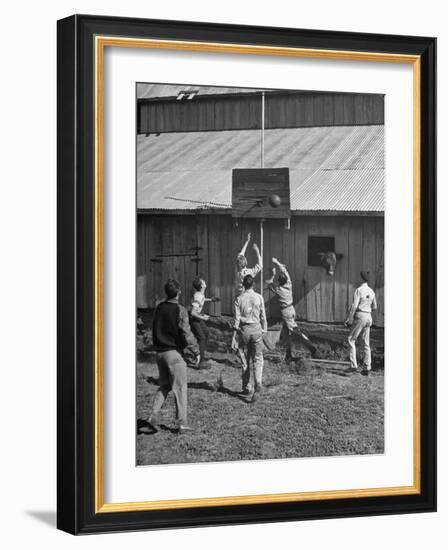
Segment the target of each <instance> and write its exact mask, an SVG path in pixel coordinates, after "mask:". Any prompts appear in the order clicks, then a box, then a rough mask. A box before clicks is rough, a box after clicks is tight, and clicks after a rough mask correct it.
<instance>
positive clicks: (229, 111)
mask: <svg viewBox="0 0 448 550" xmlns="http://www.w3.org/2000/svg"><path fill="white" fill-rule="evenodd" d="M173 88H176V90H177V88H178V87H173ZM179 91H180V90H179ZM167 93H168V92H167ZM176 93H177V92H176ZM265 97H266V102H265V128H306V127H311V126H341V125H342V126H347V125H370V124H384V98H383V96H382V95H378V94H344V93H336V92H285V93H281V92H278V91H276V92H266V94H265ZM137 116H138V132H139V133H142V134H145V133H151V134H157V133H164V132H204V131H217V130H242V129H259V128H261V92H260V93H255V94H254V93H253V92H251V93H241V94H236V95H224V94H223V95H207V94H201V93H199V94H198V95H197V96H196V97H194V98H193V99H192V100H180V101H178V100H176V99H173V98H171V99H168V98H161V99H157V100H147V99H140V100H138V112H137Z"/></svg>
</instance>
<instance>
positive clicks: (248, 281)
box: [243, 275, 254, 290]
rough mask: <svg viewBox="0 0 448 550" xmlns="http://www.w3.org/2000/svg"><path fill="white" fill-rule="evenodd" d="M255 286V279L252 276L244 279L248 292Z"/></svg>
mask: <svg viewBox="0 0 448 550" xmlns="http://www.w3.org/2000/svg"><path fill="white" fill-rule="evenodd" d="M253 284H254V278H253V277H252V275H246V276H245V277H244V279H243V286H244V288H245V289H246V290H247V289H248V288H251V287H252V286H253Z"/></svg>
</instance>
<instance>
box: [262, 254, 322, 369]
mask: <svg viewBox="0 0 448 550" xmlns="http://www.w3.org/2000/svg"><path fill="white" fill-rule="evenodd" d="M272 263H273V264H274V265H276V266H277V267H278V269H279V274H278V277H277V284H274V279H275V276H276V274H277V269H276V268H275V267H273V268H272V277H271V278H270V279H267V281H266V284H267V285H268V286H269V288H270V290H272V292H274V293H275V294H276V295H277V298H278V301H279V304H280V312H281V316H282V320H283V324H284V327H285V329H286V333H287V344H286V346H287V347H286V357H285V360H286V361H290V360H291V359H292V354H291V336H292V334H293V333H296V334H298V335H299V336H300V337H301V339H302V340H303V342H304V344H305V345H306V346H307V348H308V349H309V350H310V351H311V352H312V353H314V352H315V351H316V347H315V346H314V345H313V344H312V343H311V342H310V340H309V338H308V336H306V335H305V334H303V332H302V331H301V330H300V329H299V327H298V326H297V323H296V310H295V308H294V305H293V298H292V282H291V277H290V276H289V273H288V270H287V269H286V266H285V265H283V264H281V263H280V262H279V261H278V260H277V258H272Z"/></svg>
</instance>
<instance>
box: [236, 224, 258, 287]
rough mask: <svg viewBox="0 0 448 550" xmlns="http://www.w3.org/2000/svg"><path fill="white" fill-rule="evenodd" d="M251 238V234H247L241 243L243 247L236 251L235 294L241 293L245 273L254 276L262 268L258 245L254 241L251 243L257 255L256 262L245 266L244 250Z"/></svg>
mask: <svg viewBox="0 0 448 550" xmlns="http://www.w3.org/2000/svg"><path fill="white" fill-rule="evenodd" d="M250 238H251V234H250V233H248V234H247V239H246V242H245V243H244V244H243V248H242V249H241V250H240V252H239V253H238V256H237V258H236V281H235V286H236V290H237V294H241V293H242V292H243V290H244V287H243V279H244V277H245V276H246V275H251V276H252V277H254V278H255V277H256V275H258V273H260V271H261V269H262V265H263V263H262V259H261V254H260V249H259V248H258V246H257V245H256V244H255V243H254V244H253V245H252V248H253V250H254V252H255V254H256V255H257V263H256V264H255V265H254V267H247V259H246V250H247V247H248V245H249V242H250Z"/></svg>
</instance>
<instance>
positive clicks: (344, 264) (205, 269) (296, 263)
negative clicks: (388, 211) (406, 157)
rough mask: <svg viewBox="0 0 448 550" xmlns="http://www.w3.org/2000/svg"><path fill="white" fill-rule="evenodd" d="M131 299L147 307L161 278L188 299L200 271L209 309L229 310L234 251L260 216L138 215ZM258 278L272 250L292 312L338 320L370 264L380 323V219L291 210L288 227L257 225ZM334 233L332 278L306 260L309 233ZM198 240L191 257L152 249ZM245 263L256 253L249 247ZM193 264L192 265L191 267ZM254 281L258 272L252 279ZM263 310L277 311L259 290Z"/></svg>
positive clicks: (180, 248)
mask: <svg viewBox="0 0 448 550" xmlns="http://www.w3.org/2000/svg"><path fill="white" fill-rule="evenodd" d="M137 231H138V255H137V257H138V259H137V276H138V280H137V302H138V306H139V307H154V305H155V303H156V302H157V300H158V299H161V298H163V284H164V281H165V280H166V279H167V278H168V277H175V278H177V279H178V280H179V282H180V283H181V285H182V289H183V294H184V297H183V301H184V303H188V301H189V297H190V293H191V283H192V280H193V279H194V277H195V275H196V269H197V270H198V272H199V274H201V275H202V276H204V277H205V279H206V280H207V282H208V285H209V291H208V294H209V295H210V296H212V295H214V296H219V297H220V298H221V302H219V303H217V304H212V305H211V313H212V314H220V313H223V314H231V312H232V303H233V299H234V263H235V257H236V254H237V252H238V251H239V249H240V248H241V245H242V243H243V241H244V239H245V236H246V235H247V232H248V231H250V232H251V233H252V239H253V242H257V243H258V244H260V238H259V234H260V233H259V231H260V228H259V223H258V222H257V221H256V220H244V221H242V222H239V225H238V227H235V226H234V222H233V220H232V218H231V217H230V216H227V215H216V216H211V215H197V216H193V215H148V214H140V215H139V217H138V230H137ZM264 235H265V239H264V265H265V271H264V278H265V279H266V278H268V276H270V267H271V258H272V256H275V257H277V258H278V259H279V260H280V261H283V262H284V263H286V264H287V265H288V267H289V271H290V274H291V278H292V280H293V288H294V301H295V307H296V311H297V314H298V317H299V318H300V319H302V320H307V321H316V322H319V321H321V322H342V321H343V320H344V319H345V316H346V314H347V308H348V306H349V304H350V303H351V300H352V297H353V292H354V286H355V284H356V282H357V280H358V278H359V271H361V270H366V271H370V274H371V281H372V286H373V287H374V289H376V293H377V297H378V306H379V310H378V313H377V315H376V324H378V325H380V326H383V325H384V289H383V287H384V276H383V273H384V258H383V251H384V219H383V218H382V217H371V216H353V217H349V216H336V217H329V216H328V217H326V216H296V217H293V218H292V219H291V229H290V230H288V229H286V227H285V222H284V221H281V220H267V221H266V222H265V224H264ZM309 235H322V236H334V237H335V248H336V252H338V253H341V254H343V258H342V259H341V260H340V261H339V262H338V265H337V267H336V272H335V275H334V277H330V276H329V275H327V274H326V272H325V270H324V269H323V268H321V267H313V266H308V265H307V257H308V251H307V247H308V236H309ZM196 246H199V247H201V250H200V251H199V257H200V258H201V260H202V261H201V262H199V263H198V264H197V263H196V262H194V261H192V259H193V257H189V256H177V257H174V256H173V257H163V258H162V261H154V260H157V255H158V254H189V253H191V254H194V252H195V251H194V247H196ZM247 256H248V260H249V264H253V262H254V260H255V254H254V252H253V251H252V250H251V249H250V248H249V250H248V253H247ZM197 265H198V268H196V266H197ZM257 279H258V280H257V284H258V286H259V282H260V279H259V278H257ZM264 296H265V300H266V304H267V310H268V316H270V317H271V318H274V317H278V315H279V309H278V305H277V302H276V300H275V298H274V296H272V295H271V293H270V292H269V291H268V290H265V292H264Z"/></svg>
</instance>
